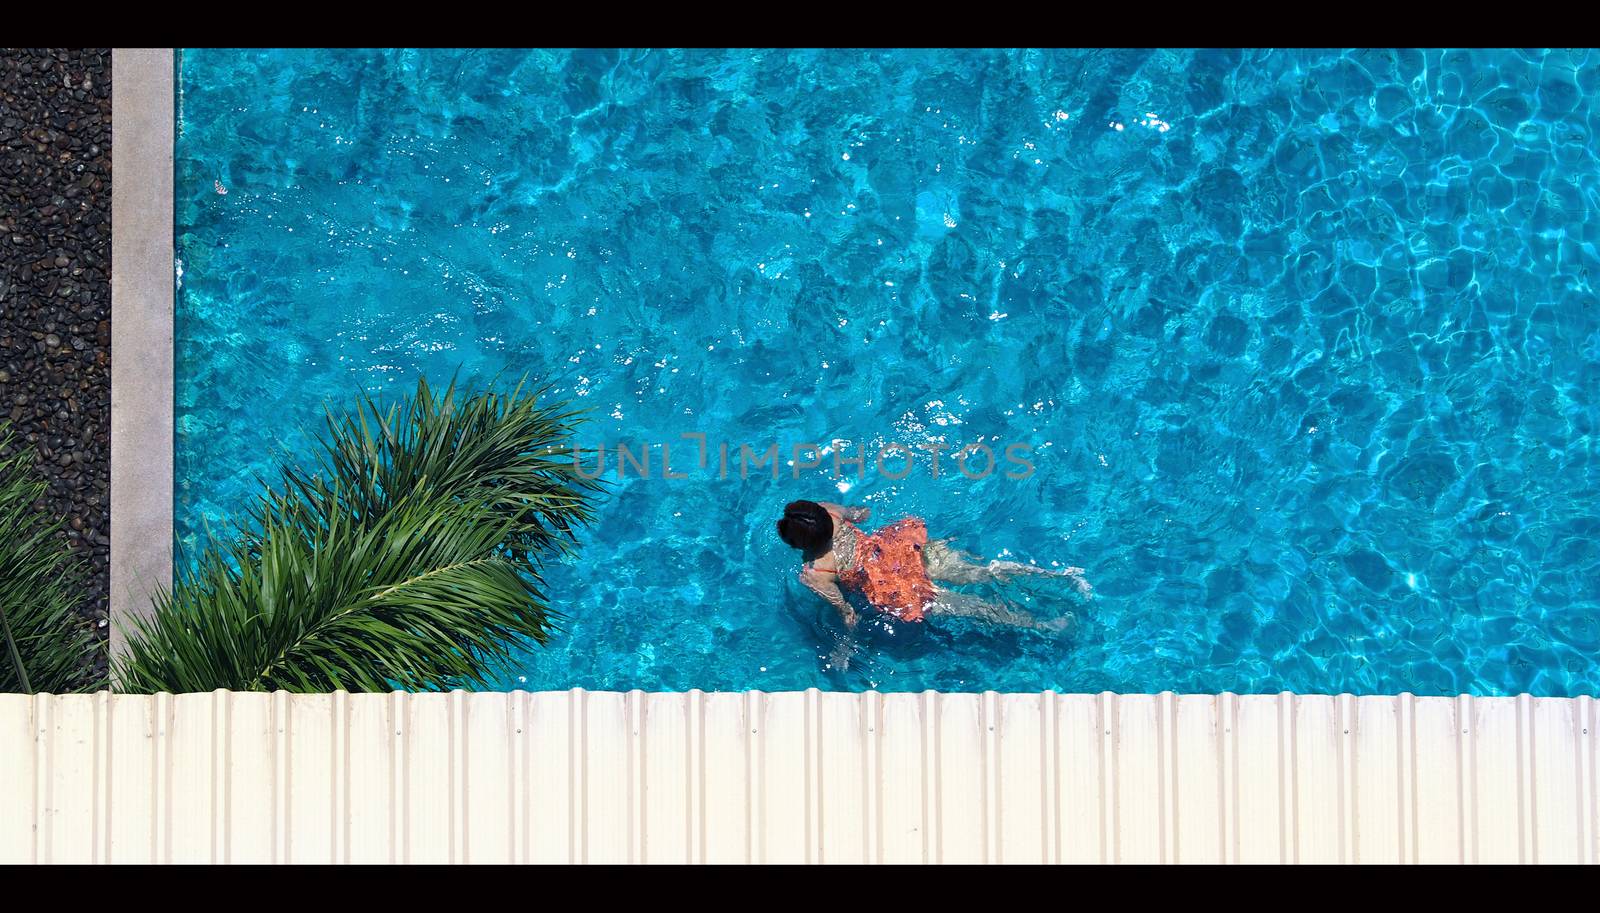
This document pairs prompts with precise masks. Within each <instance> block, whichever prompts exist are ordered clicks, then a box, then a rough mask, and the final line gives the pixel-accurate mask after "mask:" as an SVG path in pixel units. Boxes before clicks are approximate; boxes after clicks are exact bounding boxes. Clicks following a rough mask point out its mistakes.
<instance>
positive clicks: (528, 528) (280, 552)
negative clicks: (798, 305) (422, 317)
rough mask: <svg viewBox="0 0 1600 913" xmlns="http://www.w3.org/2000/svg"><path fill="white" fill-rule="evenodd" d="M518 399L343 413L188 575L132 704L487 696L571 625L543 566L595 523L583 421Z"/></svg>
mask: <svg viewBox="0 0 1600 913" xmlns="http://www.w3.org/2000/svg"><path fill="white" fill-rule="evenodd" d="M543 394H544V391H543V390H534V389H529V388H526V387H525V386H523V385H518V386H517V387H516V388H515V389H513V390H511V391H510V392H509V393H497V392H494V391H490V392H486V393H481V394H477V395H474V396H469V397H464V398H463V397H461V396H459V395H458V394H457V393H456V389H455V385H454V383H452V384H451V385H450V387H449V388H448V389H447V390H445V392H444V393H443V394H436V393H435V392H434V391H433V390H432V389H431V388H430V387H429V386H428V384H427V382H426V381H419V382H418V384H417V392H416V395H415V396H413V397H411V398H409V399H407V400H405V401H403V402H401V403H398V404H395V405H392V406H390V407H388V408H383V407H381V406H379V404H378V403H376V402H375V401H373V400H372V399H371V398H370V397H367V396H365V395H364V394H363V396H362V399H361V403H360V405H359V407H358V408H357V409H355V410H353V411H352V412H350V413H335V412H333V411H330V412H329V413H328V417H327V428H326V432H325V434H324V435H323V438H322V440H321V442H320V446H319V453H318V456H317V457H316V458H315V459H314V460H313V461H312V463H311V464H310V466H309V468H308V469H300V468H296V467H289V468H286V469H284V470H283V472H282V480H281V484H280V485H279V486H278V487H276V488H274V489H272V490H270V491H268V492H266V493H265V494H264V495H263V496H262V497H261V498H260V500H259V501H258V502H257V503H256V505H255V506H254V507H253V508H252V509H251V510H250V511H249V513H248V517H247V519H246V521H245V522H244V523H243V524H241V526H240V527H239V529H238V530H237V531H236V534H235V536H234V537H233V538H232V539H231V540H229V541H221V540H218V539H213V540H212V541H211V542H210V544H209V545H208V546H207V548H206V549H205V550H204V551H203V552H202V553H201V554H200V556H199V558H198V560H197V561H196V562H195V563H194V565H193V567H192V568H180V570H179V573H178V576H177V579H176V580H175V585H174V588H173V590H172V591H171V592H170V593H162V594H161V595H160V596H158V598H157V600H156V604H155V612H154V615H153V616H152V617H151V618H150V619H149V620H145V621H136V622H135V623H134V625H133V626H132V629H131V630H130V631H129V632H128V635H129V636H128V644H127V649H126V651H125V653H124V655H123V656H121V657H119V658H118V662H117V679H118V685H119V687H121V688H122V689H123V690H127V691H137V692H151V691H171V692H175V693H176V692H191V691H209V690H213V689H216V688H228V689H233V690H275V689H279V688H282V689H285V690H289V691H331V690H335V689H345V690H349V691H387V690H389V689H390V688H392V687H395V686H397V685H398V686H400V687H403V688H408V689H413V690H429V689H436V688H442V687H447V686H449V685H452V684H457V683H473V684H482V683H484V682H485V681H486V680H487V678H486V677H487V676H488V675H489V674H490V673H491V671H492V670H494V669H496V668H498V667H499V666H500V665H501V664H502V663H503V662H504V661H505V660H507V659H509V658H510V655H511V650H512V649H513V647H514V646H515V644H516V643H517V642H519V641H523V640H530V639H531V640H533V641H536V642H538V643H541V644H542V643H545V642H546V641H547V640H548V638H549V636H550V634H551V633H552V632H554V631H555V630H556V629H557V620H558V619H559V617H560V613H558V612H557V611H556V610H555V609H554V608H552V607H551V605H550V602H549V599H548V597H547V596H546V594H545V593H544V591H543V588H542V586H543V579H542V577H541V575H540V571H539V568H540V565H541V563H542V561H543V560H545V559H546V558H548V557H552V556H557V555H561V554H564V553H566V552H567V551H568V550H569V549H570V548H571V547H572V545H573V543H574V541H575V535H576V531H577V529H578V528H579V527H580V526H582V525H584V524H587V523H589V522H591V521H592V520H593V517H594V513H593V500H594V496H595V493H596V491H597V490H598V488H599V485H598V483H596V482H595V481H593V480H589V479H585V478H583V477H582V476H581V475H579V474H578V473H577V472H575V463H574V461H573V458H572V456H571V453H570V451H569V450H568V446H569V445H568V439H569V438H570V437H571V435H572V432H573V431H574V429H575V427H576V425H577V423H578V421H580V415H579V413H577V412H573V411H569V410H567V409H565V408H564V407H560V406H551V405H546V404H543V403H542V402H541V401H540V400H541V397H542V396H543Z"/></svg>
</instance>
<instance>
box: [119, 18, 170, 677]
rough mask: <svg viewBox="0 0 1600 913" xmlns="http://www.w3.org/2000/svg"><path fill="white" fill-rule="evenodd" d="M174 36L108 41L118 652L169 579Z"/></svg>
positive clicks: (167, 584) (168, 583) (147, 612)
mask: <svg viewBox="0 0 1600 913" xmlns="http://www.w3.org/2000/svg"><path fill="white" fill-rule="evenodd" d="M173 61H174V52H173V49H172V48H113V49H112V51H111V72H112V78H111V131H112V132H111V136H112V142H111V162H112V164H111V448H110V449H111V492H110V500H111V580H110V588H109V589H110V626H111V631H110V634H111V654H112V656H113V657H115V656H116V655H117V654H118V652H119V651H120V650H121V649H122V647H123V643H124V638H123V630H122V629H123V627H124V626H125V625H127V624H128V623H129V622H130V621H131V620H132V619H134V618H140V617H147V616H148V614H149V610H150V603H151V597H152V595H154V593H155V592H156V590H157V589H159V588H164V587H168V586H170V585H171V582H172V543H173V539H172V509H173V506H172V505H173V501H172V498H173V474H172V465H173V456H172V452H173V386H172V369H173V352H172V341H173V304H174V301H173V299H174V295H175V289H174V281H173V264H174V262H175V261H174V257H173V140H174V136H175V132H174V106H175V102H176V98H175V95H174V94H173V92H174V85H173V84H174V73H175V71H174V69H173Z"/></svg>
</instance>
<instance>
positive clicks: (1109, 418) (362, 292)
mask: <svg viewBox="0 0 1600 913" xmlns="http://www.w3.org/2000/svg"><path fill="white" fill-rule="evenodd" d="M1597 90H1600V55H1597V54H1596V53H1595V52H1592V51H1591V52H1550V53H1537V52H1523V51H1515V52H1511V51H1447V52H1439V51H1428V52H1392V51H1357V52H1345V53H1339V52H1331V51H1316V52H1282V51H1275V52H1259V51H1251V52H1244V53H1238V52H1187V51H1158V52H1147V51H1127V50H1111V51H1090V52H1081V51H1062V52H1037V51H1030V52H1021V53H1000V52H971V51H963V52H941V51H873V52H843V51H828V52H707V51H694V52H650V53H643V52H623V53H613V52H594V51H584V52H576V53H566V52H560V53H557V52H542V51H534V52H522V51H484V50H474V51H442V50H433V51H370V52H368V51H359V52H358V51H305V50H297V51H228V50H199V51H197V50H188V51H184V52H183V54H182V58H181V98H180V105H181V112H180V118H181V127H180V136H179V140H178V169H179V173H178V179H179V180H178V188H179V189H178V196H179V199H178V204H179V205H178V226H177V235H178V249H179V256H180V259H181V279H180V283H181V295H180V303H179V312H178V337H179V341H178V347H179V348H178V365H179V369H178V377H177V397H178V403H177V407H178V421H179V427H178V438H177V471H178V495H177V523H178V527H179V530H180V535H181V536H182V537H183V539H184V542H185V544H187V545H192V544H193V542H194V538H195V536H196V534H197V532H198V531H200V530H202V529H204V528H205V526H206V525H207V524H213V525H214V524H216V523H218V522H219V521H220V520H222V519H223V518H225V517H227V516H229V515H230V514H231V513H233V512H235V511H237V510H238V508H239V507H240V506H241V505H242V504H243V503H244V502H245V499H246V498H247V497H248V496H249V494H250V493H252V492H253V491H254V490H255V483H254V476H255V474H256V473H264V472H267V471H269V470H270V467H271V466H272V465H273V464H274V463H275V462H277V461H279V460H281V459H284V458H286V457H290V456H292V455H293V454H295V453H298V452H301V451H302V449H303V447H304V446H305V440H306V438H305V436H304V433H303V432H302V429H304V428H310V427H313V426H314V425H315V423H316V421H317V418H318V415H319V414H320V413H319V410H320V406H321V404H322V403H323V401H324V400H326V399H330V398H331V399H333V400H335V401H341V400H345V401H347V400H348V399H349V395H350V393H351V392H352V391H353V390H355V389H356V388H357V387H366V388H367V389H369V390H373V391H379V392H399V391H404V390H409V389H410V388H411V387H412V386H413V385H414V383H415V378H416V377H417V375H418V374H419V373H425V374H426V375H427V376H429V377H430V378H434V379H440V380H442V379H444V378H446V377H448V376H449V375H450V374H451V373H452V372H453V371H455V370H456V369H457V368H460V369H461V370H462V372H463V374H464V376H468V377H479V378H483V377H488V376H491V375H494V374H496V373H499V372H502V371H508V372H510V373H512V374H519V373H522V372H525V371H527V372H533V373H535V374H540V375H543V376H546V377H549V378H550V379H552V380H553V381H554V383H555V386H556V388H557V389H558V391H559V392H560V393H561V394H562V395H563V396H567V397H571V398H573V399H574V400H576V401H577V402H578V403H579V404H580V405H584V406H587V407H590V408H592V409H593V418H592V421H591V422H590V423H589V425H588V426H587V429H586V431H585V433H584V435H583V438H582V442H583V443H585V444H588V445H591V446H594V445H601V444H604V445H606V446H608V447H615V445H616V444H617V443H618V442H626V443H628V444H630V445H631V446H632V447H634V448H635V449H637V448H638V447H639V446H641V445H645V444H649V443H652V442H662V441H667V442H679V435H681V434H684V433H695V432H698V433H703V434H705V435H706V436H707V439H708V440H709V441H710V443H711V446H712V449H713V453H712V460H711V465H710V466H709V467H708V468H706V469H700V468H698V467H696V466H695V465H694V460H693V455H694V453H695V447H694V445H693V444H690V443H687V442H683V443H682V445H681V446H682V448H683V449H682V450H681V451H680V450H677V449H675V450H674V451H673V454H674V455H673V463H674V469H675V471H679V472H683V473H684V474H685V475H687V476H688V477H687V478H682V479H662V478H660V467H659V458H660V449H659V448H657V449H656V450H655V451H654V460H655V461H656V465H655V466H654V469H655V470H656V472H655V477H653V478H651V479H648V480H646V479H640V478H638V477H637V474H636V473H630V474H629V477H628V478H626V479H624V480H623V481H622V482H620V483H618V484H617V486H616V487H615V489H614V492H613V494H612V495H611V497H610V498H609V499H608V500H607V501H606V502H605V504H604V507H603V509H602V511H601V522H600V524H599V525H598V526H597V527H596V528H595V529H593V530H591V531H589V532H588V533H587V534H586V535H585V536H584V538H583V555H584V557H585V559H586V562H585V563H582V564H571V565H564V566H562V567H559V568H557V569H556V570H555V571H554V572H553V573H552V575H551V586H552V588H553V590H554V592H555V594H556V597H557V599H558V601H559V603H560V604H561V605H562V606H564V607H565V608H566V609H567V610H568V611H569V612H570V613H571V614H572V616H573V618H572V621H571V623H570V629H571V631H570V633H569V634H568V635H566V636H564V637H563V638H561V639H560V640H558V641H557V642H556V643H554V644H553V645H552V646H550V647H549V648H547V649H542V650H539V649H535V650H532V651H530V652H528V653H526V655H525V657H524V658H523V659H522V661H521V663H520V668H518V669H516V670H514V671H512V672H510V673H508V674H507V675H506V677H505V680H504V681H503V682H502V683H501V684H502V685H503V686H505V687H525V688H533V689H545V688H550V689H555V688H568V687H573V686H582V687H586V688H605V689H627V688H635V687H637V688H645V689H668V690H678V689H687V688H694V687H698V688H702V689H707V690H713V689H717V690H731V689H753V688H759V689H764V690H780V689H796V688H805V687H810V686H817V687H822V688H831V689H864V688H868V687H877V688H880V689H885V690H914V689H923V688H939V689H943V690H979V689H985V688H994V689H999V690H1040V689H1045V688H1054V689H1057V690H1060V691H1074V692H1083V691H1090V692H1092V691H1099V690H1102V689H1111V690H1116V691H1133V692H1142V691H1159V690H1163V689H1174V690H1179V691H1197V692H1215V691H1221V690H1225V689H1231V690H1233V691H1239V692H1262V691H1277V690H1279V689H1291V690H1296V691H1303V692H1339V691H1353V692H1357V693H1371V692H1398V691H1403V690H1410V691H1414V692H1417V693H1432V694H1438V693H1446V694H1448V693H1455V692H1460V691H1467V692H1473V693H1477V694H1506V693H1515V692H1519V691H1531V692H1533V693H1535V694H1543V695H1573V694H1579V693H1595V692H1596V691H1600V659H1597V655H1600V515H1597V507H1600V460H1597V459H1596V440H1597V438H1596V432H1597V425H1600V302H1597V300H1596V293H1595V283H1596V282H1597V281H1600V254H1597V244H1600V166H1597V160H1596V154H1597V148H1600V146H1597V142H1600V141H1597V134H1600V105H1597V103H1596V100H1595V99H1596V98H1597ZM834 440H843V441H847V442H849V443H848V444H847V445H845V446H847V447H849V448H854V447H856V446H861V445H865V446H866V447H868V448H875V447H877V446H879V445H881V444H883V443H886V442H895V443H901V444H904V445H907V446H912V447H915V446H917V445H919V444H926V443H928V442H930V441H936V442H943V443H947V444H952V445H954V446H956V447H960V446H962V445H964V444H968V443H973V442H984V443H986V444H993V445H995V447H996V450H997V451H998V450H999V448H1000V447H1002V446H1004V445H1005V444H1010V443H1022V444H1027V445H1030V446H1031V447H1032V448H1033V449H1032V451H1031V456H1030V457H1029V458H1030V459H1031V461H1032V463H1033V464H1034V467H1035V471H1034V473H1033V474H1032V475H1031V476H1030V477H1028V478H1026V479H1021V480H1015V479H1008V478H1005V477H1004V476H1003V475H1002V474H1001V473H1000V472H999V471H997V472H995V473H994V474H993V475H991V476H990V477H988V478H984V479H981V480H977V481H974V480H970V479H967V478H966V477H964V476H963V475H962V474H960V473H958V472H953V471H951V469H950V463H949V459H950V457H949V455H948V454H945V455H944V457H943V459H944V461H945V462H944V464H943V471H942V473H941V475H940V476H939V477H938V478H937V479H935V478H933V476H932V472H931V454H929V453H928V452H926V451H923V452H920V453H919V456H918V457H917V459H918V465H917V467H916V469H915V470H914V471H913V472H912V474H911V475H909V476H907V477H906V478H904V479H903V480H899V481H896V480H893V479H890V478H887V477H886V476H885V475H883V474H880V473H878V472H877V471H876V470H875V469H873V468H872V467H871V466H870V465H869V466H868V468H867V470H866V471H865V472H864V473H863V475H862V478H860V479H859V480H856V479H854V478H851V479H849V480H848V481H849V482H850V483H851V487H850V489H849V490H848V492H845V493H841V491H840V489H839V488H838V487H837V480H836V479H835V478H834V477H833V474H832V467H831V463H826V462H825V463H824V465H823V467H821V468H819V469H816V470H805V471H802V472H801V478H799V479H798V480H796V479H791V478H789V472H790V470H789V468H788V467H787V466H785V467H784V478H783V479H782V480H780V481H776V482H775V481H773V480H772V478H771V477H770V474H765V475H763V474H759V473H756V474H753V475H752V476H751V477H750V478H749V479H747V480H745V481H740V480H739V479H738V478H737V469H736V468H735V469H734V470H733V471H732V472H730V476H731V477H730V478H728V479H719V478H718V477H717V476H718V472H717V466H716V457H715V448H716V446H717V445H718V444H719V443H724V442H725V443H728V444H729V445H731V447H732V448H734V452H735V454H736V453H737V448H738V447H739V445H740V444H749V445H750V446H751V447H752V448H753V449H754V450H756V451H757V452H759V451H760V450H762V449H764V448H765V447H766V446H767V445H768V444H769V443H771V442H779V443H781V444H782V445H783V446H784V447H786V448H787V447H788V446H790V445H791V444H792V443H795V442H802V441H817V442H829V441H834ZM851 452H853V451H851ZM868 452H869V453H870V452H871V451H870V450H869V451H868ZM613 455H614V451H613ZM974 465H975V466H977V467H978V468H981V458H979V460H978V462H977V463H976V464H974ZM734 466H735V467H736V466H737V463H736V462H735V464H734ZM1001 468H1007V466H1006V464H1005V461H1004V458H1003V456H1002V457H1001ZM845 469H846V470H849V467H848V466H846V467H845ZM889 469H890V471H891V472H894V473H896V474H898V472H899V468H898V464H897V463H894V462H893V461H891V463H890V466H889ZM614 472H615V465H614V463H613V464H612V465H609V466H608V473H612V474H614ZM802 497H810V498H825V499H831V500H839V501H847V502H852V503H854V502H860V503H866V504H869V505H871V506H872V507H873V508H874V511H875V515H876V517H877V518H879V519H881V520H884V521H887V520H889V519H893V518H894V517H896V516H899V515H901V514H908V513H909V514H916V515H919V516H923V517H926V518H927V519H928V522H929V525H930V526H931V528H932V530H933V533H934V535H936V536H938V535H950V534H954V535H958V536H960V537H961V540H960V544H961V545H964V546H965V547H967V548H969V549H972V550H975V551H978V552H981V553H983V554H985V555H990V556H1002V557H1009V558H1013V559H1016V560H1023V561H1035V562H1038V563H1040V564H1042V565H1046V566H1049V565H1051V564H1052V563H1060V564H1065V563H1071V564H1078V565H1082V566H1083V567H1084V568H1086V569H1087V573H1088V577H1089V579H1090V580H1091V581H1092V582H1093V584H1094V586H1095V588H1096V596H1095V598H1094V600H1093V601H1090V602H1084V601H1082V600H1080V599H1079V598H1077V597H1076V596H1074V595H1071V594H1070V593H1069V592H1067V591H1065V590H1064V589H1063V588H1061V587H1054V586H1049V585H1037V584H1036V585H1029V586H1019V587H1016V588H1014V589H1013V590H1012V594H1013V596H1014V598H1015V599H1017V600H1018V602H1019V603H1020V604H1023V605H1025V606H1027V607H1028V609H1029V610H1030V611H1033V612H1035V613H1037V614H1040V615H1044V616H1053V615H1059V614H1063V613H1067V612H1070V613H1072V614H1073V615H1074V617H1075V621H1076V624H1075V627H1074V628H1073V629H1072V630H1071V632H1070V633H1069V634H1067V635H1064V636H1045V635H1040V634H1036V633H1018V632H1016V631H1014V630H1008V629H991V628H987V627H984V626H982V625H977V624H972V623H966V622H944V623H939V624H934V625H930V630H928V631H927V636H926V637H924V638H923V639H922V640H920V641H919V642H916V643H910V644H904V645H897V644H891V645H885V644H882V643H876V642H868V643H866V644H857V645H855V646H851V645H850V644H848V643H844V644H841V642H840V640H839V635H838V634H837V632H836V631H835V630H834V628H833V627H832V626H830V625H829V624H827V623H826V621H825V618H826V612H825V611H823V610H822V609H821V608H820V607H819V604H817V603H816V601H815V600H814V599H812V598H811V597H810V595H809V594H808V593H806V592H804V591H802V590H800V589H799V588H798V586H797V585H796V584H795V582H794V576H795V571H796V570H797V561H796V558H795V553H793V552H791V551H790V550H789V549H787V548H786V547H784V546H783V545H782V544H781V543H780V542H779V541H778V540H777V538H776V536H775V535H774V533H773V521H774V520H775V519H776V517H777V516H778V515H779V513H780V512H781V509H782V506H783V504H784V503H785V502H786V501H789V500H791V499H794V498H802ZM841 658H844V659H847V660H848V661H847V662H840V661H839V660H840V659H841Z"/></svg>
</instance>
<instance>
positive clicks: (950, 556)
mask: <svg viewBox="0 0 1600 913" xmlns="http://www.w3.org/2000/svg"><path fill="white" fill-rule="evenodd" d="M922 563H923V564H924V565H926V566H927V568H928V576H929V577H932V578H933V579H934V580H940V581H943V582H945V583H987V582H989V581H996V582H1000V583H1004V582H1005V581H1007V580H1010V579H1011V578H1013V577H1021V576H1038V577H1066V578H1068V579H1070V580H1071V581H1072V585H1073V586H1074V587H1076V588H1077V590H1078V592H1080V593H1082V594H1083V595H1085V596H1088V595H1089V594H1090V593H1091V592H1093V588H1092V587H1090V586H1089V581H1088V580H1086V579H1084V576H1083V568H1081V567H1069V568H1063V569H1060V570H1056V569H1054V568H1045V567H1037V566H1035V565H1032V564H1023V563H1022V562H1020V561H998V560H996V561H988V562H985V561H984V560H983V559H982V558H980V557H978V556H977V555H974V554H971V553H970V552H964V551H962V550H960V549H958V548H955V547H954V546H952V545H951V544H950V540H949V539H935V540H933V541H932V542H929V543H928V544H927V545H925V546H923V549H922Z"/></svg>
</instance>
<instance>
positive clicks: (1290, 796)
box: [0, 690, 1600, 863]
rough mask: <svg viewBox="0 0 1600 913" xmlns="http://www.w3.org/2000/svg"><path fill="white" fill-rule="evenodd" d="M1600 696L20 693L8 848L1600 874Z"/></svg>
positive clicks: (193, 857) (5, 759)
mask: <svg viewBox="0 0 1600 913" xmlns="http://www.w3.org/2000/svg"><path fill="white" fill-rule="evenodd" d="M1597 716H1600V711H1597V707H1596V702H1595V700H1594V699H1593V698H1589V697H1582V698H1575V699H1566V698H1531V697H1528V696H1526V695H1524V696H1522V697H1519V698H1473V697H1465V696H1463V697H1458V698H1447V697H1413V696H1411V695H1401V696H1399V697H1353V696H1350V695H1341V696H1338V697H1330V696H1312V695H1291V694H1282V695H1256V696H1238V695H1233V694H1223V695H1220V696H1211V695H1174V694H1170V693H1167V694H1160V695H1120V696H1119V695H1113V694H1100V695H1059V694H1054V693H1051V692H1046V693H1044V694H995V693H992V692H991V693H985V694H939V693H934V692H925V693H921V694H879V693H875V692H869V693H866V694H846V693H824V692H818V691H807V692H803V693H783V694H763V693H760V692H750V693H744V694H705V693H701V692H697V691H692V692H689V693H687V694H647V693H644V692H637V691H636V692H630V693H626V694H618V693H606V692H585V691H581V690H575V691H571V692H545V693H537V694H531V693H527V692H512V693H509V694H502V693H465V692H455V693H451V694H398V693H397V694H373V695H366V694H362V695H351V694H344V693H337V694H320V695H289V694H285V693H281V692H280V693H277V694H243V693H228V692H220V691H219V692H216V693H214V694H186V695H178V696H172V695H165V694H163V695H155V696H140V695H112V694H107V693H101V694H96V695H84V696H65V697H50V696H37V697H26V696H21V695H0V863H6V862H41V863H43V862H827V863H832V862H847V863H848V862H1008V863H1009V862H1168V863H1171V862H1183V863H1200V862H1229V863H1232V862H1369V863H1370V862H1377V863H1402V862H1406V863H1415V862H1584V863H1600V783H1597V772H1596V766H1597V765H1596V755H1597V754H1600V725H1597V724H1600V719H1597Z"/></svg>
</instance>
